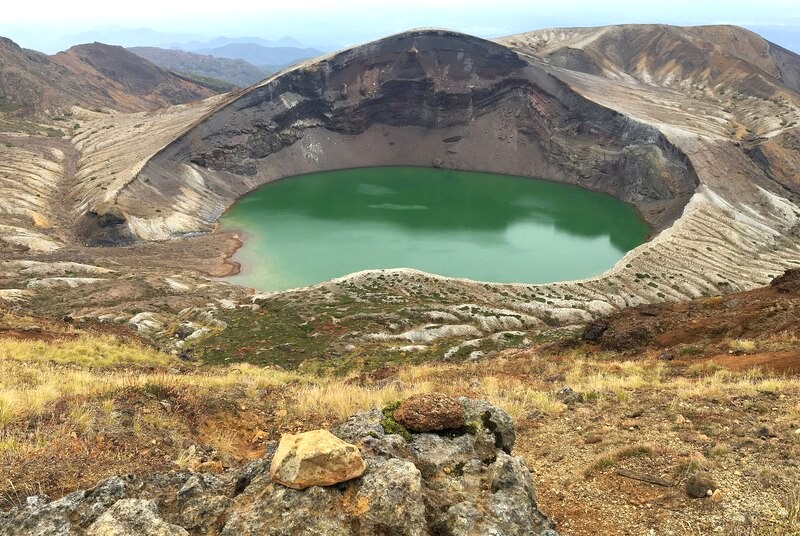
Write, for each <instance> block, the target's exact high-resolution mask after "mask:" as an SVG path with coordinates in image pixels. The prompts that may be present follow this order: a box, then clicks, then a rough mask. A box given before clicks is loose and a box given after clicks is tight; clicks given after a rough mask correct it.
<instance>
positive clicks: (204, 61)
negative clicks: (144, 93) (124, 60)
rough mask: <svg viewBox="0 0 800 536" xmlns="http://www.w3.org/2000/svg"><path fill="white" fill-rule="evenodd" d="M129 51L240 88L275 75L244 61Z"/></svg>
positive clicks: (183, 53) (162, 50)
mask: <svg viewBox="0 0 800 536" xmlns="http://www.w3.org/2000/svg"><path fill="white" fill-rule="evenodd" d="M128 50H130V51H131V52H133V53H134V54H136V55H137V56H140V57H142V58H144V59H146V60H147V61H150V62H152V63H154V64H156V65H158V66H159V67H161V68H163V69H168V70H170V71H175V72H178V73H183V74H188V75H191V76H197V77H202V78H213V79H217V80H222V81H224V82H228V83H230V84H233V85H235V86H239V87H247V86H250V85H253V84H255V83H256V82H260V81H261V80H263V79H264V78H266V77H268V76H269V75H270V74H271V71H269V70H266V69H261V68H258V67H256V66H254V65H252V64H250V63H248V62H246V61H244V60H241V59H233V58H218V57H215V56H212V55H209V54H197V53H195V52H187V51H184V50H174V49H173V50H167V49H165V48H158V47H132V48H129V49H128Z"/></svg>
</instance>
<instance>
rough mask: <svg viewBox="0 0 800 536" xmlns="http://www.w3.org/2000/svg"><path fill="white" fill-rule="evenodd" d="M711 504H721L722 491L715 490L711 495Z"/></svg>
mask: <svg viewBox="0 0 800 536" xmlns="http://www.w3.org/2000/svg"><path fill="white" fill-rule="evenodd" d="M710 499H711V502H713V503H720V502H722V490H721V489H715V490H714V492H713V493H712V494H711V497H710Z"/></svg>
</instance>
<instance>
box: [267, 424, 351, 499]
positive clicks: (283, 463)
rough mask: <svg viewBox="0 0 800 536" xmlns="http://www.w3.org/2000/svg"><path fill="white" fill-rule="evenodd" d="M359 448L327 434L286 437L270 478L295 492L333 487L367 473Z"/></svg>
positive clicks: (274, 461)
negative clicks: (316, 487)
mask: <svg viewBox="0 0 800 536" xmlns="http://www.w3.org/2000/svg"><path fill="white" fill-rule="evenodd" d="M364 469H365V465H364V459H363V458H362V457H361V453H360V452H359V451H358V447H356V446H355V445H351V444H350V443H346V442H344V441H342V440H341V439H339V438H338V437H336V436H335V435H333V434H332V433H330V432H329V431H327V430H313V431H311V432H304V433H302V434H296V435H293V434H286V435H284V436H283V437H282V438H281V442H280V444H279V445H278V450H277V451H276V452H275V456H274V457H273V458H272V465H271V466H270V470H269V474H270V477H271V478H272V480H273V481H275V482H278V483H280V484H283V485H284V486H288V487H290V488H293V489H305V488H309V487H311V486H332V485H333V484H338V483H339V482H346V481H347V480H351V479H353V478H356V477H359V476H361V475H362V474H363V473H364Z"/></svg>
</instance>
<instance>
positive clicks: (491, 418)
mask: <svg viewBox="0 0 800 536" xmlns="http://www.w3.org/2000/svg"><path fill="white" fill-rule="evenodd" d="M458 401H459V402H460V403H461V405H462V406H463V407H464V417H465V419H466V422H467V424H468V425H471V426H476V427H482V428H484V429H486V430H488V431H489V432H491V433H492V434H493V435H494V437H495V445H496V446H497V447H499V448H501V449H503V450H504V451H505V452H507V453H509V454H511V449H512V448H513V447H514V443H515V442H516V440H517V434H516V432H515V431H514V419H512V418H511V415H509V414H508V413H506V412H505V411H503V410H502V409H500V408H498V407H496V406H492V405H491V404H489V403H488V402H486V401H485V400H473V399H471V398H466V397H461V398H459V399H458Z"/></svg>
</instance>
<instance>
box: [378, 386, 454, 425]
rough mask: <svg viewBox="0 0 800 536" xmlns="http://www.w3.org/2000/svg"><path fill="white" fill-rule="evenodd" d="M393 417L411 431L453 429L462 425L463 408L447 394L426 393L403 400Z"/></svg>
mask: <svg viewBox="0 0 800 536" xmlns="http://www.w3.org/2000/svg"><path fill="white" fill-rule="evenodd" d="M394 418H395V420H396V421H397V422H399V423H400V424H402V425H403V426H405V427H406V428H408V429H409V430H411V431H412V432H435V431H438V430H455V429H458V428H461V427H462V426H464V408H463V407H462V406H461V404H459V403H458V401H457V400H456V399H454V398H452V397H449V396H447V395H444V394H441V393H426V394H421V395H414V396H412V397H409V398H407V399H406V400H404V401H403V403H402V404H400V406H399V407H398V408H397V409H396V410H395V411H394Z"/></svg>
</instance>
